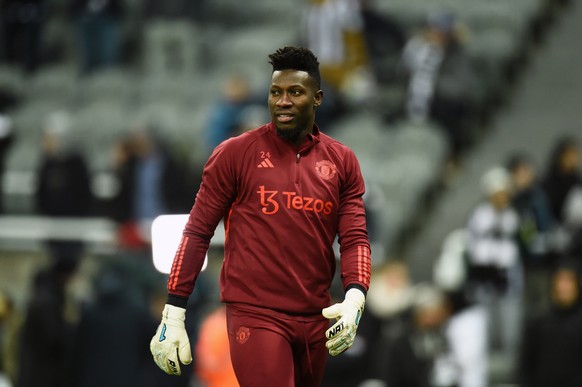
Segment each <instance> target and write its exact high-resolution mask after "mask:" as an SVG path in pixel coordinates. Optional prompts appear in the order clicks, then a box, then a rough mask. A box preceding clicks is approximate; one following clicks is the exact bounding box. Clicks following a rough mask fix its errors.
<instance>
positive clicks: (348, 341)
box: [321, 288, 366, 356]
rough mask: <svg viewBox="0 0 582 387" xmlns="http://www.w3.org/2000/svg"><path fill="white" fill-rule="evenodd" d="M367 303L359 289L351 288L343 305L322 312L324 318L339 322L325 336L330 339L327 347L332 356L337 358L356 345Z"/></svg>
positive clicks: (333, 306) (335, 305) (339, 304)
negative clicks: (359, 325) (359, 326)
mask: <svg viewBox="0 0 582 387" xmlns="http://www.w3.org/2000/svg"><path fill="white" fill-rule="evenodd" d="M365 302H366V296H365V295H364V293H363V292H362V291H361V290H359V289H356V288H351V289H350V290H348V291H347V292H346V297H345V298H344V301H343V302H342V303H337V304H334V305H332V306H330V307H327V308H325V309H323V310H322V311H321V314H323V317H325V318H327V319H330V320H331V319H336V320H337V322H336V323H335V324H334V325H333V326H332V327H331V328H329V329H328V330H327V331H326V334H325V336H326V337H327V339H328V340H327V342H326V343H325V346H326V347H327V349H328V351H329V354H330V355H332V356H337V355H339V354H340V353H342V352H344V351H345V350H346V349H348V348H350V347H351V346H352V344H353V343H354V340H355V339H356V331H357V329H358V324H359V323H360V318H361V317H362V313H363V312H364V304H365Z"/></svg>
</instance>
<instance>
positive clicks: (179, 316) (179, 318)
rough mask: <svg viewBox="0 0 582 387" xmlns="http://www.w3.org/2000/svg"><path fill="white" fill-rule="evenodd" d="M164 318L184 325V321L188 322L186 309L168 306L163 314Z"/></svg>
mask: <svg viewBox="0 0 582 387" xmlns="http://www.w3.org/2000/svg"><path fill="white" fill-rule="evenodd" d="M162 318H163V319H165V320H167V321H171V322H174V323H182V324H184V321H186V309H184V308H180V307H178V306H174V305H170V304H166V306H164V311H163V312H162Z"/></svg>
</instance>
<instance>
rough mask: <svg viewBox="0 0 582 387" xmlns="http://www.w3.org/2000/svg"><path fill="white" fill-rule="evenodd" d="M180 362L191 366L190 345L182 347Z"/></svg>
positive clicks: (187, 343)
mask: <svg viewBox="0 0 582 387" xmlns="http://www.w3.org/2000/svg"><path fill="white" fill-rule="evenodd" d="M179 356H180V362H182V364H190V363H192V350H191V349H190V343H189V342H186V343H185V344H183V345H182V346H181V347H180V352H179Z"/></svg>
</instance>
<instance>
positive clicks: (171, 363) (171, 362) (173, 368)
mask: <svg viewBox="0 0 582 387" xmlns="http://www.w3.org/2000/svg"><path fill="white" fill-rule="evenodd" d="M165 365H166V370H167V371H166V372H167V373H169V374H172V375H180V374H182V371H181V370H180V362H179V361H178V348H176V350H175V351H171V352H170V356H168V358H167V359H166V364H165ZM168 371H169V372H168Z"/></svg>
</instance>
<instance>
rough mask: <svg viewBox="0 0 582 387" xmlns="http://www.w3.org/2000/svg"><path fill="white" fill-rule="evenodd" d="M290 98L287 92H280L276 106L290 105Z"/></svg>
mask: <svg viewBox="0 0 582 387" xmlns="http://www.w3.org/2000/svg"><path fill="white" fill-rule="evenodd" d="M290 105H291V100H290V99H289V95H288V94H287V93H281V96H280V97H279V99H278V100H277V106H290Z"/></svg>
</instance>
